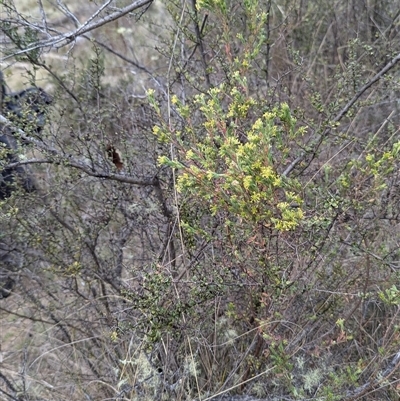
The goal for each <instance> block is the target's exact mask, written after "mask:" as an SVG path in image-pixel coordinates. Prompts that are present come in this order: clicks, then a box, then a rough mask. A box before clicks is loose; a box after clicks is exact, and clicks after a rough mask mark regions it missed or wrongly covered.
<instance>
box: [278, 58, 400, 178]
mask: <svg viewBox="0 0 400 401" xmlns="http://www.w3.org/2000/svg"><path fill="white" fill-rule="evenodd" d="M399 61H400V53H399V54H398V55H397V56H396V57H395V58H393V59H392V60H391V61H390V62H389V63H388V64H386V65H385V67H383V68H382V69H381V70H380V71H379V72H378V73H377V74H375V75H374V76H373V77H372V78H371V79H370V80H369V81H368V82H367V83H366V84H365V85H364V86H362V87H361V88H360V89H359V91H358V92H357V93H356V94H355V95H354V96H353V97H352V99H351V100H350V101H349V102H348V103H347V104H346V105H345V106H344V107H343V108H342V109H341V110H340V111H339V113H338V114H337V115H336V117H335V118H334V119H333V120H332V122H333V123H338V122H339V121H340V120H341V119H342V118H343V117H344V116H345V115H346V114H347V113H348V112H349V110H350V109H351V108H352V107H353V106H354V104H355V103H356V102H357V100H358V99H359V98H360V97H361V96H362V95H363V94H364V92H365V91H366V90H368V89H369V88H370V87H371V86H372V85H373V84H375V83H376V82H378V81H379V80H380V79H381V78H382V77H383V76H384V75H385V74H386V73H387V72H389V71H390V70H391V69H392V68H393V67H394V66H395V65H396V64H397V63H398V62H399ZM331 130H332V128H331V127H327V128H325V130H324V131H323V132H322V134H321V138H320V140H319V142H318V146H317V148H318V147H319V145H320V144H321V142H322V140H323V139H324V138H325V137H326V136H328V135H329V134H330V132H331ZM314 154H315V152H314ZM306 155H307V153H306V152H304V153H303V154H302V155H300V156H298V157H297V158H296V159H295V160H294V161H293V162H292V163H291V164H290V165H289V166H288V167H287V168H286V169H285V171H284V173H283V175H284V176H288V175H289V174H290V172H291V171H292V170H293V169H294V168H295V167H296V166H297V164H299V163H300V162H302V161H303V160H304V159H305V157H306Z"/></svg>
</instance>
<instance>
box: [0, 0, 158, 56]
mask: <svg viewBox="0 0 400 401" xmlns="http://www.w3.org/2000/svg"><path fill="white" fill-rule="evenodd" d="M152 2H153V0H138V1H135V2H134V3H132V4H130V5H129V6H127V7H124V8H122V9H120V10H119V11H116V12H115V13H112V14H110V15H107V16H106V17H104V18H101V19H100V20H99V21H96V22H93V23H88V22H89V21H90V20H91V19H92V17H90V18H89V19H88V20H87V21H86V22H85V23H83V24H82V25H81V26H80V27H79V28H77V29H76V30H75V31H73V32H67V33H65V34H62V35H58V36H55V37H53V38H51V39H48V40H44V41H41V42H39V43H37V44H35V45H33V46H30V47H27V48H26V49H22V50H20V51H18V52H15V53H13V54H11V55H9V56H6V57H3V58H2V61H4V60H7V59H9V58H11V57H15V56H18V55H21V54H25V53H28V52H31V51H33V50H38V49H42V48H45V47H56V48H61V47H64V46H66V45H68V44H69V43H71V42H73V41H74V40H76V39H77V38H78V37H79V36H82V35H84V34H85V33H88V32H90V31H93V30H94V29H97V28H100V27H101V26H103V25H106V24H108V23H109V22H112V21H115V20H117V19H119V18H121V17H123V16H124V15H126V14H129V13H130V12H132V11H135V10H137V9H138V8H141V7H143V6H145V5H149V4H151V3H152ZM56 45H57V46H56Z"/></svg>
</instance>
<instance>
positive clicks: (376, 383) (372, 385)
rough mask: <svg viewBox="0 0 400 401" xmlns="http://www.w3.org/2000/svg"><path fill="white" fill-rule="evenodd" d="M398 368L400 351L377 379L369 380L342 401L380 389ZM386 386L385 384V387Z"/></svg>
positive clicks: (350, 392) (399, 365)
mask: <svg viewBox="0 0 400 401" xmlns="http://www.w3.org/2000/svg"><path fill="white" fill-rule="evenodd" d="M399 367H400V351H399V352H398V353H397V354H396V355H395V356H394V358H393V359H392V361H391V362H390V363H389V366H388V367H387V368H386V369H385V370H384V371H383V372H382V373H381V375H380V376H379V378H378V379H376V380H371V381H369V382H367V383H365V384H364V385H362V386H361V387H358V388H356V389H355V390H353V391H349V392H347V394H346V396H345V398H343V401H352V400H356V399H357V398H360V397H362V396H363V395H365V394H366V393H368V392H369V391H371V390H375V389H378V388H381V386H380V384H381V383H382V382H384V381H385V380H387V379H388V378H389V377H390V376H392V375H393V374H394V373H395V372H396V371H397V370H398V368H399ZM386 385H387V384H385V386H386Z"/></svg>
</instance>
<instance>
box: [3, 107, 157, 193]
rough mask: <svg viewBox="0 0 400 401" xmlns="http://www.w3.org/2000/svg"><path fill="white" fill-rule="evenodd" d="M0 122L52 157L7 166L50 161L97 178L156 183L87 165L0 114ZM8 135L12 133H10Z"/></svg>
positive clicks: (135, 182) (153, 179) (140, 184)
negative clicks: (36, 137)
mask: <svg viewBox="0 0 400 401" xmlns="http://www.w3.org/2000/svg"><path fill="white" fill-rule="evenodd" d="M0 123H3V124H5V127H7V128H10V129H11V130H12V131H13V132H15V133H17V134H18V135H19V136H20V138H21V139H23V140H24V141H26V142H29V143H31V144H34V145H35V146H36V147H37V148H38V149H40V150H41V151H43V152H45V153H47V154H50V155H51V156H52V157H53V158H51V159H42V160H38V159H32V160H26V161H19V162H18V163H12V164H9V165H8V166H7V167H10V168H12V167H16V166H18V165H23V164H38V163H51V164H55V163H58V164H63V165H65V166H66V167H72V168H76V169H78V170H81V171H83V172H84V173H86V174H87V175H89V176H91V177H97V178H105V179H109V180H113V181H118V182H124V183H127V184H133V185H139V186H149V185H150V186H155V185H157V179H156V178H152V179H149V180H137V179H135V178H133V177H131V176H128V175H126V174H123V173H120V174H114V173H108V172H106V171H104V170H99V169H98V168H96V167H95V166H89V165H88V164H87V163H84V162H82V161H80V160H78V159H76V158H74V157H73V156H72V155H70V154H64V153H62V152H61V151H59V150H57V149H55V148H54V147H52V146H49V145H47V144H45V143H44V142H42V141H39V140H37V139H35V138H32V137H30V136H27V135H26V134H25V132H24V131H22V130H21V129H19V128H17V127H15V126H14V125H13V124H11V122H10V121H9V120H8V119H7V118H5V117H4V116H2V115H0ZM9 135H12V134H11V133H10V134H9Z"/></svg>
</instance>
